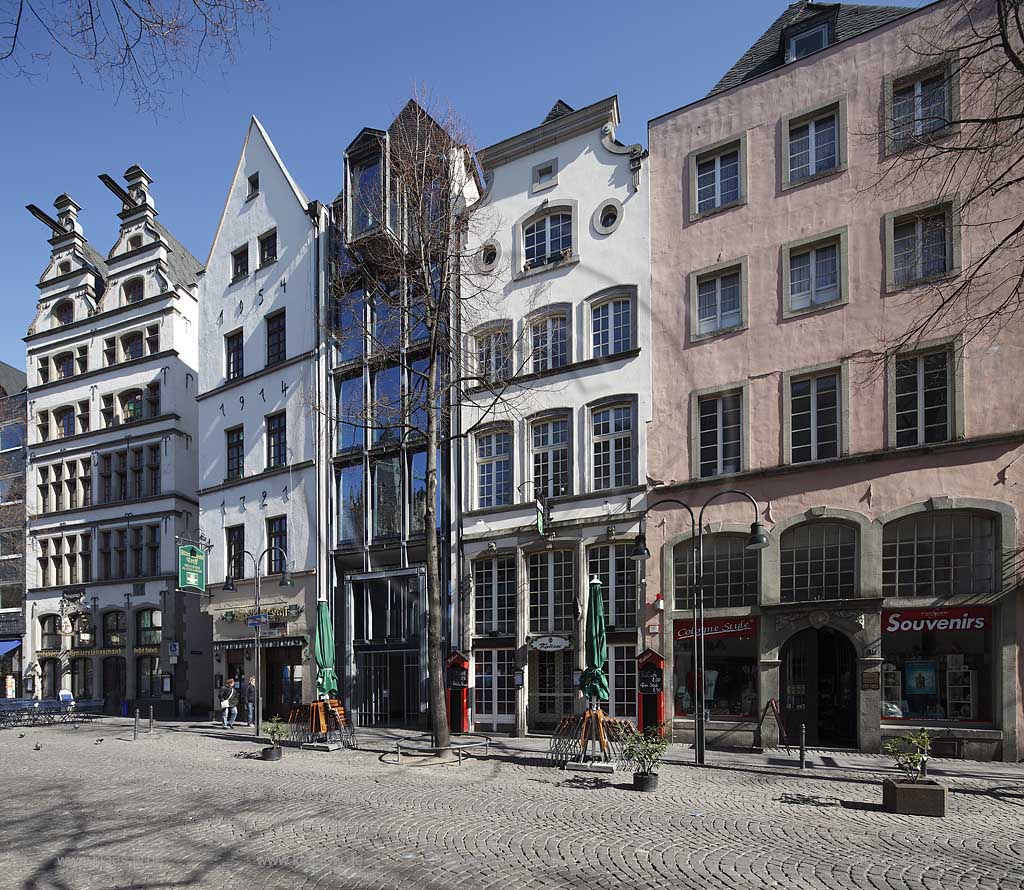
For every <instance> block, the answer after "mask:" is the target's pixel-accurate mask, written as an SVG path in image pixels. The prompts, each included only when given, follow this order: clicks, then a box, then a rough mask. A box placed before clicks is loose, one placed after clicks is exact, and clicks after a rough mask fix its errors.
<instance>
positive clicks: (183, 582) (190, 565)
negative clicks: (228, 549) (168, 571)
mask: <svg viewBox="0 0 1024 890" xmlns="http://www.w3.org/2000/svg"><path fill="white" fill-rule="evenodd" d="M178 587H179V588H180V589H181V590H202V591H204V592H205V591H206V551H205V550H203V549H202V548H201V547H197V546H196V545H195V544H179V545H178Z"/></svg>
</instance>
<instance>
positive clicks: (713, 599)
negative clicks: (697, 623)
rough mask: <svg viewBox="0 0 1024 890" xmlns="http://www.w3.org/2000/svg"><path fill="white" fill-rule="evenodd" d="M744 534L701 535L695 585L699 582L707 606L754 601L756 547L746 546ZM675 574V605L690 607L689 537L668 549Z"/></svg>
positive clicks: (691, 561) (691, 559)
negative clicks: (702, 540) (752, 548)
mask: <svg viewBox="0 0 1024 890" xmlns="http://www.w3.org/2000/svg"><path fill="white" fill-rule="evenodd" d="M747 540H748V538H747V536H746V535H734V534H713V535H705V536H704V542H703V547H704V554H703V559H702V561H701V562H702V566H703V571H702V573H701V577H700V578H699V579H698V580H697V582H696V585H697V587H696V589H700V587H701V586H703V589H704V605H705V606H707V607H708V608H712V609H713V608H725V607H728V606H756V605H757V589H758V584H757V579H758V572H757V551H756V550H748V549H747ZM672 565H673V569H674V575H675V607H676V609H677V610H680V611H681V610H683V609H692V608H693V594H694V590H695V587H694V580H693V541H692V540H686V541H680V542H679V543H678V544H676V546H675V548H674V549H673V551H672Z"/></svg>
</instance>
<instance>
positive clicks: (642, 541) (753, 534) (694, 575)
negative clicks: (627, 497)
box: [629, 488, 768, 764]
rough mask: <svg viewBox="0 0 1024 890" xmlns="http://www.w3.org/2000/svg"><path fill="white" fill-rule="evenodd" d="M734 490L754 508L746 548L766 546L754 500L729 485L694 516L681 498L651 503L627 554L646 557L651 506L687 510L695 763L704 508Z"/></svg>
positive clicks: (700, 710)
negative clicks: (688, 515) (690, 550)
mask: <svg viewBox="0 0 1024 890" xmlns="http://www.w3.org/2000/svg"><path fill="white" fill-rule="evenodd" d="M726 494H738V495H740V496H742V497H745V498H746V499H747V500H748V501H750V503H751V505H752V506H753V508H754V521H753V522H752V523H751V524H750V537H749V538H747V543H746V549H747V550H764V548H765V547H767V546H768V533H767V532H766V531H765V530H764V526H762V525H761V523H760V521H759V515H758V512H757V501H755V500H754V498H753V497H752V496H751V495H749V494H748V493H747V492H745V491H742V490H741V489H738V488H730V489H727V490H726V491H720V492H718V493H717V494H714V495H712V496H711V497H710V498H708V499H707V500H706V501H705V502H704V505H703V506H702V507H701V508H700V513H699V515H698V516H696V517H694V515H693V509H692V508H691V507H690V505H689V504H687V503H685V502H684V501H680V500H676V499H675V498H668V499H666V500H663V501H658V503H656V504H651V506H649V507H648V508H647V509H646V510H644V512H643V513H642V514H641V515H640V532H639V534H637V536H636V538H635V539H634V541H633V549H632V550H630V552H629V555H630V558H632V559H635V560H636V561H637V562H644V561H645V560H648V559H650V557H651V551H650V550H649V549H648V548H647V535H646V520H647V514H648V513H650V512H651V510H653V509H654V508H655V507H661V506H663V505H665V504H676V505H678V506H680V507H682V508H684V509H685V510H686V512H687V513H689V514H690V540H691V542H692V547H693V554H692V559H691V560H690V572H691V575H690V577H691V581H692V584H691V589H692V590H693V591H694V595H693V697H694V706H693V716H694V745H693V747H694V759H695V760H696V762H697V763H698V764H703V763H704V752H705V749H706V739H705V723H706V720H705V713H704V511H705V510H706V509H707V508H708V506H709V505H710V504H711V503H713V502H714V501H716V500H718V498H720V497H721V496H722V495H726Z"/></svg>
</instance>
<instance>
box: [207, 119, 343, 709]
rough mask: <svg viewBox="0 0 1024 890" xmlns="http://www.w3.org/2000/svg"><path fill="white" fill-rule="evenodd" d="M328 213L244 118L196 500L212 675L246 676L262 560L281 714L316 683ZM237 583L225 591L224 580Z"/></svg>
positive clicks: (268, 689) (211, 263) (267, 691)
mask: <svg viewBox="0 0 1024 890" xmlns="http://www.w3.org/2000/svg"><path fill="white" fill-rule="evenodd" d="M326 223H327V215H326V211H325V209H324V208H323V206H322V205H321V204H319V203H318V202H316V201H310V200H309V199H308V198H307V197H306V196H305V195H304V194H303V192H302V190H301V189H300V188H299V187H298V185H297V184H296V183H295V180H294V179H293V178H292V177H291V175H290V174H289V172H288V170H287V169H286V168H285V166H284V163H283V162H282V160H281V158H280V156H279V155H278V153H277V150H276V149H275V148H274V145H273V143H272V142H271V141H270V137H269V136H268V135H267V132H266V130H265V129H264V128H263V126H262V125H261V124H260V122H259V121H258V120H257V119H256V118H255V117H254V118H252V120H251V121H250V123H249V129H248V133H247V134H246V138H245V143H244V145H243V146H242V153H241V157H240V158H239V161H238V166H237V167H236V169H235V173H234V177H233V178H232V181H231V187H230V189H229V190H228V195H227V200H226V202H225V205H224V211H223V213H222V215H221V219H220V224H219V225H218V227H217V231H216V234H215V235H214V239H213V245H212V247H211V248H210V255H209V258H208V260H207V264H206V269H205V270H204V272H203V274H202V275H201V277H200V324H199V355H200V364H199V379H200V388H199V428H200V430H201V433H200V440H199V454H200V466H201V469H200V482H199V502H200V512H201V517H202V518H201V526H202V530H203V532H204V534H205V535H206V536H207V537H208V538H209V540H210V542H211V543H212V544H213V549H212V551H211V553H210V559H209V567H208V575H207V583H208V591H209V593H210V594H211V595H212V599H211V602H210V604H209V610H210V614H211V617H212V619H213V635H214V644H213V646H214V664H213V671H214V678H215V681H216V682H217V683H220V682H222V681H224V680H226V679H227V678H228V677H235V678H236V679H240V678H242V677H243V676H249V675H250V674H253V673H254V672H255V662H256V659H255V658H254V636H253V631H252V629H251V628H249V627H247V625H246V619H247V617H248V615H250V614H252V612H253V605H254V603H253V599H254V571H253V559H252V558H250V557H249V556H242V555H241V554H242V553H243V551H248V552H249V553H250V554H252V556H253V557H256V558H259V557H260V556H261V554H263V553H264V551H265V550H266V549H267V548H268V546H271V545H273V546H275V547H280V548H282V549H283V550H284V551H285V552H286V554H287V564H288V565H287V567H288V568H289V569H290V571H291V573H292V578H293V579H294V586H293V587H290V588H282V587H280V586H279V581H280V573H281V570H282V568H283V567H284V566H283V563H282V557H281V556H280V553H279V551H277V550H273V551H271V553H270V554H269V555H264V556H263V558H262V559H261V560H260V563H261V564H260V574H261V576H265V577H264V578H263V581H262V584H261V593H262V598H261V599H262V607H263V608H262V611H263V612H265V613H268V614H269V616H270V624H269V627H268V628H266V629H265V630H263V631H262V639H261V646H260V649H261V661H262V669H261V673H262V675H263V680H262V682H263V685H262V695H263V701H264V713H265V714H266V715H267V716H268V717H269V716H272V715H274V714H277V715H280V716H281V717H282V718H287V716H288V711H289V709H290V707H291V706H292V705H293V704H296V703H299V702H301V701H309V700H310V698H311V696H312V693H313V692H314V683H315V676H314V673H313V661H312V654H311V649H312V646H311V644H312V642H313V638H314V627H315V619H316V602H317V596H318V593H319V592H320V591H321V590H323V591H324V592H326V579H327V573H326V571H325V560H326V554H327V553H328V547H327V544H326V541H325V540H323V538H322V534H321V532H320V530H321V529H325V528H327V523H326V522H321V521H318V515H319V513H320V511H321V509H322V505H325V504H326V492H325V491H324V490H323V488H322V486H323V485H324V484H325V482H326V479H327V474H326V473H324V472H321V473H319V474H318V470H317V467H318V460H317V455H318V453H319V451H320V449H321V444H320V443H321V437H322V435H323V430H324V425H325V419H324V413H323V412H322V411H321V410H320V405H321V401H322V400H321V391H322V376H321V375H322V374H323V373H324V368H323V364H322V361H321V346H320V344H321V341H322V338H321V336H320V306H321V304H322V301H323V294H324V280H323V268H324V259H323V258H324V249H325V244H326V237H327V225H326ZM229 574H230V575H231V576H232V578H233V579H234V580H235V586H236V588H237V590H236V591H234V592H232V591H225V590H224V589H223V586H224V581H225V579H226V578H227V576H228V575H229Z"/></svg>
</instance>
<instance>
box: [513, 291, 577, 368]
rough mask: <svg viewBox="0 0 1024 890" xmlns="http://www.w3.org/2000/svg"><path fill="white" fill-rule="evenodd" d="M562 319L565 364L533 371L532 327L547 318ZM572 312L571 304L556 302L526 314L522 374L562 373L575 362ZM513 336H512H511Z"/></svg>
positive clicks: (575, 338) (574, 335) (523, 323)
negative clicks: (563, 321)
mask: <svg viewBox="0 0 1024 890" xmlns="http://www.w3.org/2000/svg"><path fill="white" fill-rule="evenodd" d="M556 317H562V318H564V319H565V340H566V342H565V358H566V361H565V364H564V365H560V366H558V367H557V368H545V369H543V370H539V371H538V370H534V367H533V326H534V325H535V324H537V323H538V322H541V321H545V320H547V319H549V318H556ZM574 321H575V318H574V312H573V305H572V303H567V302H558V303H548V304H547V305H545V306H539V307H537V308H536V309H533V310H531V311H530V312H528V313H527V314H526V315H525V316H524V318H523V322H522V325H523V332H522V341H523V343H522V352H523V356H522V361H521V363H520V367H521V368H522V370H523V372H525V373H527V374H549V373H555V372H557V371H563V370H565V369H567V368H569V367H571V366H572V365H573V364H574V363H575V361H576V358H575V355H576V352H575V351H576V340H577V337H576V331H575V325H574ZM513 336H514V334H513Z"/></svg>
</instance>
